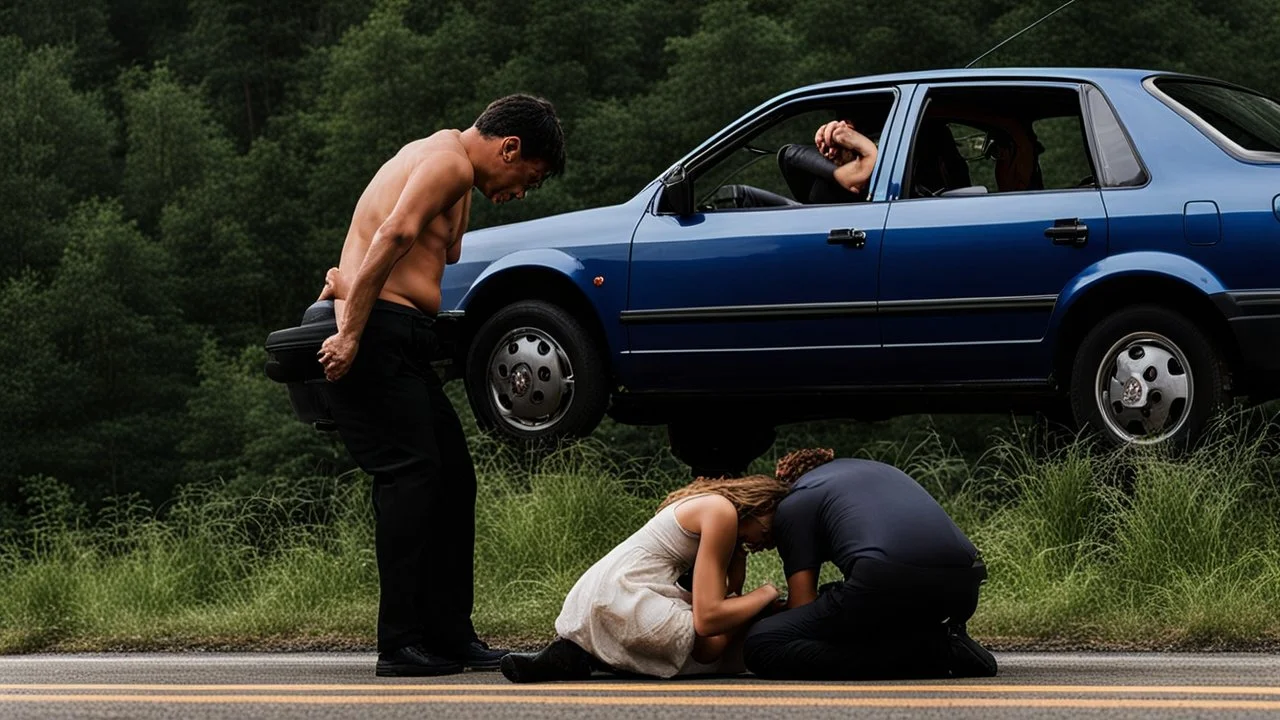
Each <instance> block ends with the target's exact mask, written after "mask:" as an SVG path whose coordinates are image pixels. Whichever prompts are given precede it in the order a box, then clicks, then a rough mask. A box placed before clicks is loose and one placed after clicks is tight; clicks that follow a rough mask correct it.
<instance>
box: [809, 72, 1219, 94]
mask: <svg viewBox="0 0 1280 720" xmlns="http://www.w3.org/2000/svg"><path fill="white" fill-rule="evenodd" d="M1152 75H1178V76H1182V77H1196V76H1193V75H1186V74H1185V73H1179V72H1171V71H1167V70H1150V69H1142V68H1112V67H981V68H942V69H935V70H915V71H911V72H899V73H885V74H881V75H861V76H850V77H847V78H844V79H840V80H831V81H828V82H822V83H815V84H813V85H807V86H805V87H802V88H796V89H795V90H793V91H792V92H794V93H797V94H807V93H811V92H814V91H821V90H828V89H832V90H834V89H839V88H845V87H849V86H850V85H893V84H898V83H918V82H946V81H952V80H993V79H998V78H1007V79H1024V80H1085V81H1102V82H1105V81H1129V82H1135V83H1136V82H1142V80H1144V79H1146V78H1148V77H1150V76H1152Z"/></svg>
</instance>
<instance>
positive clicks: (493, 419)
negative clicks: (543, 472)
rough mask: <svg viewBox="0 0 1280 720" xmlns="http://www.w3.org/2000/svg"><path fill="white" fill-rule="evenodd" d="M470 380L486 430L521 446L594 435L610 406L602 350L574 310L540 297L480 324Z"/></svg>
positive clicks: (474, 404) (469, 356)
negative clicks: (545, 300)
mask: <svg viewBox="0 0 1280 720" xmlns="http://www.w3.org/2000/svg"><path fill="white" fill-rule="evenodd" d="M465 379H466V387H467V399H468V401H469V402H470V404H471V410H472V412H473V413H474V414H475V418H476V423H477V424H478V425H479V426H480V429H481V430H483V431H486V432H490V433H493V434H497V435H498V436H499V437H500V438H502V439H503V440H506V441H508V442H513V443H516V444H523V445H547V444H554V443H555V442H557V441H559V440H562V439H573V438H580V437H584V436H586V435H589V434H591V432H592V431H593V430H595V428H596V426H597V425H599V424H600V420H601V419H602V418H603V417H604V412H605V409H606V407H607V405H608V401H609V385H608V371H607V368H606V366H605V360H604V353H603V351H602V349H601V348H599V347H598V346H597V343H596V342H595V340H594V338H593V337H592V336H591V333H589V332H588V331H587V329H586V328H585V327H583V325H582V323H581V322H579V321H578V319H577V318H575V317H574V316H573V315H572V314H571V313H569V312H568V311H566V310H565V309H564V308H561V307H558V306H556V305H553V304H551V303H548V302H544V301H541V300H526V301H521V302H517V303H512V304H511V305H507V306H506V307H504V308H502V309H501V310H499V311H498V312H496V313H494V314H493V316H492V317H490V318H489V319H488V320H486V321H485V322H484V324H483V325H481V326H480V328H479V329H478V330H477V331H476V334H475V336H474V337H473V339H472V340H471V343H470V345H469V347H468V350H467V360H466V370H465Z"/></svg>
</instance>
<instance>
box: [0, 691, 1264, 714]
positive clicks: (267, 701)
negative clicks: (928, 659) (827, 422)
mask: <svg viewBox="0 0 1280 720" xmlns="http://www.w3.org/2000/svg"><path fill="white" fill-rule="evenodd" d="M0 703H76V704H80V703H166V704H177V703H186V704H260V705H278V704H288V705H391V704H409V703H439V704H446V705H447V704H467V705H649V706H710V707H795V706H809V707H871V708H1077V709H1085V708H1104V709H1130V710H1171V709H1177V710H1280V701H1274V700H1196V699H1175V698H1166V699H1159V700H1155V699H1136V698H960V697H953V698H894V697H883V698H881V697H875V698H872V697H844V698H824V697H785V698H770V697H757V698H743V697H690V696H683V697H681V696H676V697H637V696H634V695H631V696H626V695H623V696H607V695H606V696H599V695H583V696H573V695H550V696H547V695H543V696H533V697H513V696H511V695H17V694H13V695H3V694H0Z"/></svg>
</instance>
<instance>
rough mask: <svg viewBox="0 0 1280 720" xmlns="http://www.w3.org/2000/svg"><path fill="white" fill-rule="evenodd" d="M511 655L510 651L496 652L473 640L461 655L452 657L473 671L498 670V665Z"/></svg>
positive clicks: (456, 654) (457, 654)
mask: <svg viewBox="0 0 1280 720" xmlns="http://www.w3.org/2000/svg"><path fill="white" fill-rule="evenodd" d="M510 653H511V651H510V650H494V649H491V648H490V647H489V646H488V645H487V644H486V643H484V642H482V641H480V640H472V641H471V642H470V643H468V644H467V646H466V647H465V648H463V650H462V652H461V653H455V654H454V655H452V656H456V657H457V658H458V662H461V663H462V664H463V666H465V667H468V668H471V669H472V670H497V669H498V663H499V662H501V661H502V658H504V657H506V656H507V655H508V654H510Z"/></svg>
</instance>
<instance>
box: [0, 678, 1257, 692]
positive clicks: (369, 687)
mask: <svg viewBox="0 0 1280 720" xmlns="http://www.w3.org/2000/svg"><path fill="white" fill-rule="evenodd" d="M0 690H20V691H54V692H57V691H63V692H82V691H120V692H124V691H130V692H223V693H228V692H297V693H302V692H369V693H386V692H417V693H437V692H470V693H477V692H478V693H486V692H494V691H498V692H504V693H505V692H621V693H633V692H634V693H696V692H735V693H771V692H785V693H991V694H1010V693H1015V694H1036V693H1040V694H1051V693H1081V694H1115V695H1139V694H1141V695H1154V694H1160V695H1280V687H1277V686H1261V685H994V684H993V685H977V684H966V685H959V684H957V685H949V684H948V685H943V684H928V685H883V684H882V685H870V684H862V683H849V684H840V685H837V684H830V683H826V684H818V683H810V684H806V683H803V682H797V683H789V684H778V683H767V684H762V683H682V682H679V681H675V682H661V683H654V682H649V683H608V682H600V683H590V682H586V683H534V684H514V683H511V684H497V685H482V684H432V683H421V684H412V685H409V684H403V683H400V684H375V683H367V684H365V683H359V684H357V683H347V684H306V683H300V684H262V685H245V684H236V685H230V684H228V685H213V684H202V685H183V684H156V683H152V684H114V683H31V684H22V683H7V684H4V683H0Z"/></svg>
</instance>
